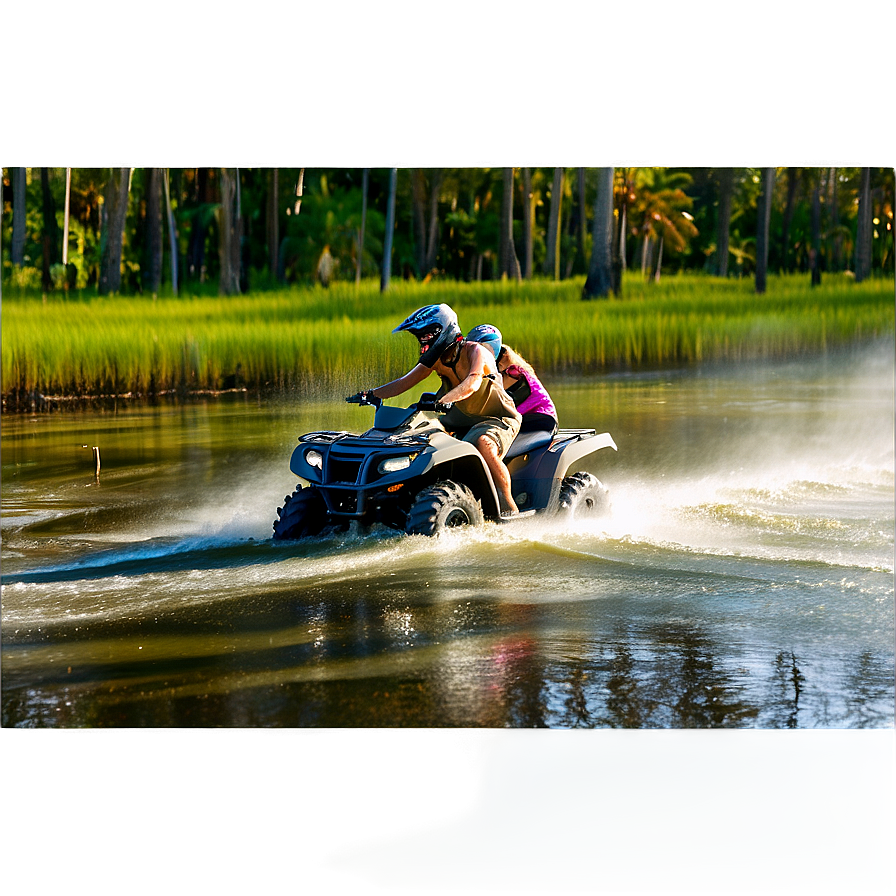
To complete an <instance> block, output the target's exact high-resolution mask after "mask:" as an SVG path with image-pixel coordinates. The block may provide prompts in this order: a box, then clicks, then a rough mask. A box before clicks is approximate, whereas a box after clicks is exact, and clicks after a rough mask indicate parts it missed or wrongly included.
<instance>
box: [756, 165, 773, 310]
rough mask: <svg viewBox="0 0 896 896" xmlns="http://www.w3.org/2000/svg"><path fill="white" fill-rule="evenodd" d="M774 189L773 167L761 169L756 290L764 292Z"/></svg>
mask: <svg viewBox="0 0 896 896" xmlns="http://www.w3.org/2000/svg"><path fill="white" fill-rule="evenodd" d="M774 189H775V169H774V168H763V169H762V195H761V196H760V198H759V218H758V221H757V227H756V292H758V293H764V292H765V287H766V279H767V276H768V237H769V225H770V224H771V220H772V192H773V191H774Z"/></svg>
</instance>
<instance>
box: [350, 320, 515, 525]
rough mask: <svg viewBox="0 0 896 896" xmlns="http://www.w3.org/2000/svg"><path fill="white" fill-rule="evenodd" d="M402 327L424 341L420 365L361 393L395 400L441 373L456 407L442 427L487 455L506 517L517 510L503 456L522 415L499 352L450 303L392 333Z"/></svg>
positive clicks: (447, 400) (444, 395) (442, 395)
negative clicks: (469, 329)
mask: <svg viewBox="0 0 896 896" xmlns="http://www.w3.org/2000/svg"><path fill="white" fill-rule="evenodd" d="M403 330H407V331H408V332H410V333H411V334H413V335H414V336H415V337H416V338H417V341H418V342H419V343H420V360H419V361H418V363H417V364H416V365H415V366H414V367H413V368H411V370H409V371H408V372H407V373H406V374H404V375H403V376H400V377H399V378H398V379H396V380H392V382H390V383H386V384H385V385H382V386H377V388H375V389H369V390H365V391H362V392H359V393H358V395H359V396H360V397H363V398H366V397H367V396H369V395H373V396H375V397H377V398H393V397H394V396H396V395H401V394H402V393H403V392H407V391H408V389H412V388H413V387H414V386H416V385H418V384H419V383H421V382H423V380H425V379H426V377H428V376H429V375H430V374H431V373H437V374H438V375H439V376H440V377H441V379H442V385H441V388H440V389H439V391H438V392H437V393H436V396H437V398H438V400H439V401H440V402H441V403H442V404H446V405H448V404H450V405H451V408H450V409H449V410H448V413H447V414H446V415H445V416H444V417H442V420H441V422H442V425H443V426H444V427H445V429H447V430H448V431H451V432H455V433H456V434H457V436H458V437H459V438H461V437H462V438H463V440H464V441H466V442H470V443H471V444H473V445H474V446H475V447H476V449H477V450H478V451H479V453H480V454H481V455H482V457H483V459H484V460H485V463H486V465H487V466H488V469H489V472H490V473H491V475H492V479H493V481H494V484H495V488H496V490H497V492H498V496H499V497H500V499H501V505H502V507H501V510H502V516H510V515H514V514H516V513H518V508H517V505H516V502H515V501H514V500H513V495H512V494H511V490H510V474H509V473H508V471H507V467H506V466H505V465H504V463H503V462H502V460H501V458H502V457H503V456H504V455H505V454H506V453H507V451H508V449H509V448H510V446H511V444H512V443H513V440H514V438H515V437H516V435H517V433H518V432H519V430H520V423H521V420H522V418H521V416H520V414H519V412H518V411H517V409H516V406H515V405H514V403H513V399H512V398H511V397H510V396H509V395H508V394H507V393H506V392H505V391H504V387H503V385H502V382H501V376H500V374H499V373H498V369H497V366H496V364H495V356H494V354H493V353H492V352H491V351H489V350H488V349H486V348H484V347H483V346H482V345H480V344H479V343H478V342H473V341H467V340H466V339H465V338H464V335H463V332H462V331H461V329H460V327H459V326H458V322H457V315H456V314H455V313H454V311H453V310H452V309H451V308H450V307H449V306H448V305H445V304H442V305H425V306H424V307H423V308H419V309H418V310H417V311H415V312H414V313H413V314H412V315H411V316H410V317H408V318H407V320H405V321H404V322H403V323H402V324H400V325H399V326H397V327H396V328H395V329H394V330H393V331H392V332H393V333H399V332H401V331H403ZM461 433H463V435H462V436H461Z"/></svg>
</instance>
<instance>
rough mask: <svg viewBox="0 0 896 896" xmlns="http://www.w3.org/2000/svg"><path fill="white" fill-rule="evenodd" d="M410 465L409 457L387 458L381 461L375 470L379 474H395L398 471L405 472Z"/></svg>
mask: <svg viewBox="0 0 896 896" xmlns="http://www.w3.org/2000/svg"><path fill="white" fill-rule="evenodd" d="M410 465H411V457H410V455H407V454H406V455H405V456H404V457H388V458H386V460H384V461H382V462H381V463H380V465H379V467H378V468H377V469H378V470H379V471H380V473H383V474H385V473H397V472H399V470H406V469H407V468H408V467H409V466H410Z"/></svg>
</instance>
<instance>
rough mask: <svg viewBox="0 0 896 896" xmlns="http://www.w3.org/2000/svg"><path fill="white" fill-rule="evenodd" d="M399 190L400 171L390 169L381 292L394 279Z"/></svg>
mask: <svg viewBox="0 0 896 896" xmlns="http://www.w3.org/2000/svg"><path fill="white" fill-rule="evenodd" d="M397 189H398V169H397V168H390V169H389V201H388V205H387V206H386V236H385V240H384V242H383V272H382V276H381V277H380V292H385V291H386V290H387V289H388V288H389V280H390V279H391V277H392V236H393V233H394V231H395V193H396V190H397Z"/></svg>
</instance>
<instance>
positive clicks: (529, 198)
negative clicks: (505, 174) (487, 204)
mask: <svg viewBox="0 0 896 896" xmlns="http://www.w3.org/2000/svg"><path fill="white" fill-rule="evenodd" d="M534 231H535V199H534V196H533V195H532V174H531V172H530V171H529V169H528V168H523V278H524V279H525V280H531V279H532V254H533V233H534Z"/></svg>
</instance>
